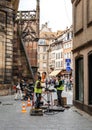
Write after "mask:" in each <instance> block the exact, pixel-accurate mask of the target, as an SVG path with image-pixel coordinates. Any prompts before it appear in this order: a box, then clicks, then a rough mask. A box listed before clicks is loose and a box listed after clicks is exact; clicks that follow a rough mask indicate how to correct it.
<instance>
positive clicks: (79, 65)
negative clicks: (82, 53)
mask: <svg viewBox="0 0 92 130" xmlns="http://www.w3.org/2000/svg"><path fill="white" fill-rule="evenodd" d="M75 68H76V69H75V70H76V71H75V77H76V79H75V81H76V89H75V93H76V100H79V101H81V102H83V94H84V93H83V89H84V84H83V83H84V79H83V57H80V58H78V59H77V60H76V62H75Z"/></svg>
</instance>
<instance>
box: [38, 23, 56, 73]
mask: <svg viewBox="0 0 92 130" xmlns="http://www.w3.org/2000/svg"><path fill="white" fill-rule="evenodd" d="M55 35H56V33H55V32H52V31H51V28H49V27H48V24H47V23H45V24H43V25H42V27H41V30H40V34H39V36H40V38H39V41H38V71H39V72H40V73H41V74H42V72H46V73H47V75H48V73H49V72H50V68H49V46H50V42H51V41H52V40H53V39H55Z"/></svg>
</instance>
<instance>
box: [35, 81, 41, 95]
mask: <svg viewBox="0 0 92 130" xmlns="http://www.w3.org/2000/svg"><path fill="white" fill-rule="evenodd" d="M38 82H40V81H39V80H37V81H36V83H35V88H34V92H35V93H42V88H37V84H38Z"/></svg>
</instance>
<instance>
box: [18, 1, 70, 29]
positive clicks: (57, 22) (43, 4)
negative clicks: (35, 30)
mask: <svg viewBox="0 0 92 130" xmlns="http://www.w3.org/2000/svg"><path fill="white" fill-rule="evenodd" d="M33 9H36V0H20V3H19V10H24V11H26V10H27V11H29V10H33ZM46 22H47V23H48V27H49V28H52V31H57V30H64V29H66V27H70V26H71V25H72V4H71V0H40V26H41V25H42V24H45V23H46Z"/></svg>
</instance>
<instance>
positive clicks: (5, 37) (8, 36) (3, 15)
mask: <svg viewBox="0 0 92 130" xmlns="http://www.w3.org/2000/svg"><path fill="white" fill-rule="evenodd" d="M18 4H19V0H0V89H1V90H2V89H8V88H9V87H10V85H9V84H10V83H11V82H12V61H13V26H14V19H15V14H16V12H17V9H18ZM1 90H0V93H1ZM6 93H7V92H6Z"/></svg>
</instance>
